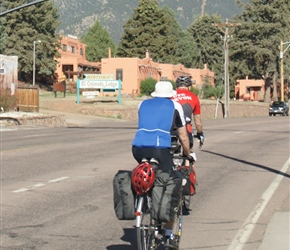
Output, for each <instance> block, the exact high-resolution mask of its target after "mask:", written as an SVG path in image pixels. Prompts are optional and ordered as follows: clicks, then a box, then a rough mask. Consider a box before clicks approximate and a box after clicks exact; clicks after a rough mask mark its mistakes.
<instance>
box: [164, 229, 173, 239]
mask: <svg viewBox="0 0 290 250" xmlns="http://www.w3.org/2000/svg"><path fill="white" fill-rule="evenodd" d="M165 236H168V237H171V236H172V228H166V230H165Z"/></svg>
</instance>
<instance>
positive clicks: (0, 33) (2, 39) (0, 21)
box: [0, 17, 7, 54]
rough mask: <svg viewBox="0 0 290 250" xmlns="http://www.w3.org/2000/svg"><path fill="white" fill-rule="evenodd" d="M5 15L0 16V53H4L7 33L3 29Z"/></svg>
mask: <svg viewBox="0 0 290 250" xmlns="http://www.w3.org/2000/svg"><path fill="white" fill-rule="evenodd" d="M5 22H6V20H5V17H0V54H4V49H5V43H6V39H7V33H6V30H5V26H4V24H5Z"/></svg>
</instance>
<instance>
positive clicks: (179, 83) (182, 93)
mask: <svg viewBox="0 0 290 250" xmlns="http://www.w3.org/2000/svg"><path fill="white" fill-rule="evenodd" d="M191 86H192V81H191V79H190V78H189V77H188V76H179V77H178V78H177V79H176V95H175V96H173V97H172V99H173V100H174V101H176V102H179V103H180V104H181V106H182V108H183V111H184V116H185V120H186V124H187V132H188V136H189V141H190V148H192V146H193V136H192V132H193V130H192V123H191V121H192V117H193V121H194V124H195V128H196V135H197V138H198V139H199V140H201V141H204V134H203V131H202V121H201V115H200V101H199V98H198V96H196V95H195V94H194V93H192V92H191V91H190V88H191Z"/></svg>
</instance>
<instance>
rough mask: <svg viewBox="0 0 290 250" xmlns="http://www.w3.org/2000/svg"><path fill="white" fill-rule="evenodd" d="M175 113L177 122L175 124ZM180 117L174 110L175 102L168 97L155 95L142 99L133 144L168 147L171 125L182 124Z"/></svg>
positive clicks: (169, 144)
mask: <svg viewBox="0 0 290 250" xmlns="http://www.w3.org/2000/svg"><path fill="white" fill-rule="evenodd" d="M178 105H179V104H178ZM178 111H179V110H178ZM176 115H178V117H177V120H178V121H179V122H178V123H179V124H176ZM182 118H183V117H182ZM182 118H180V115H179V113H178V112H176V103H174V102H173V101H172V100H170V99H167V98H160V97H155V98H152V99H149V100H145V101H143V102H142V103H141V104H140V107H139V124H138V131H137V133H136V135H135V138H134V140H133V146H136V147H154V148H170V147H171V133H170V132H171V129H172V126H174V125H177V126H178V127H180V126H183V125H184V121H183V119H182Z"/></svg>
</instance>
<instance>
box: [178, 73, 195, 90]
mask: <svg viewBox="0 0 290 250" xmlns="http://www.w3.org/2000/svg"><path fill="white" fill-rule="evenodd" d="M191 85H192V81H191V79H190V78H189V77H188V76H179V77H177V79H176V88H179V87H190V86H191Z"/></svg>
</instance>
